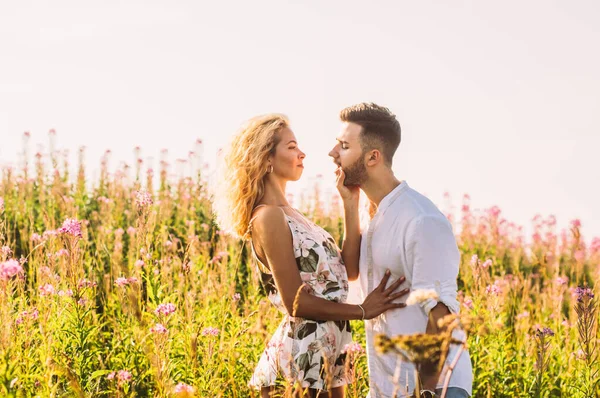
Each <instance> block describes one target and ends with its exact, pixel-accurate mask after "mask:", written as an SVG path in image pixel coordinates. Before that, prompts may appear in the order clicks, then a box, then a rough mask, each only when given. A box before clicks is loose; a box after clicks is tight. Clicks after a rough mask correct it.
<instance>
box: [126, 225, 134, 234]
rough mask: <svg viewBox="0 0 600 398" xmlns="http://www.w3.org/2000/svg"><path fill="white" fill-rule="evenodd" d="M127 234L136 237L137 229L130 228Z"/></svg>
mask: <svg viewBox="0 0 600 398" xmlns="http://www.w3.org/2000/svg"><path fill="white" fill-rule="evenodd" d="M127 234H128V235H134V234H135V228H133V227H128V228H127Z"/></svg>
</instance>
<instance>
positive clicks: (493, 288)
mask: <svg viewBox="0 0 600 398" xmlns="http://www.w3.org/2000/svg"><path fill="white" fill-rule="evenodd" d="M485 292H486V293H487V294H493V295H495V296H499V295H500V294H502V289H501V288H500V286H498V285H497V284H496V283H494V284H493V285H488V286H487V287H486V288H485Z"/></svg>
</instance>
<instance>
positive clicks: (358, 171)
mask: <svg viewBox="0 0 600 398" xmlns="http://www.w3.org/2000/svg"><path fill="white" fill-rule="evenodd" d="M342 170H344V174H345V175H346V178H345V179H344V185H345V186H347V187H349V186H355V185H357V186H360V185H362V184H364V183H365V181H367V168H366V167H365V165H364V163H363V159H362V156H361V157H360V158H358V159H357V160H356V162H354V163H352V164H351V165H350V166H348V167H346V168H343V169H342Z"/></svg>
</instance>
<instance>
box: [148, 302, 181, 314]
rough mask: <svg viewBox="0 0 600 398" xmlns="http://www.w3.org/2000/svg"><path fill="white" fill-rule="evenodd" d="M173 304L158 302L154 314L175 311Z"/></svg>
mask: <svg viewBox="0 0 600 398" xmlns="http://www.w3.org/2000/svg"><path fill="white" fill-rule="evenodd" d="M176 309H177V308H176V307H175V304H173V303H163V304H159V305H158V307H156V309H155V310H154V313H155V314H156V315H163V316H169V315H171V314H173V313H174V312H175V311H176Z"/></svg>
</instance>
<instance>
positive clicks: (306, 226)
mask: <svg viewBox="0 0 600 398" xmlns="http://www.w3.org/2000/svg"><path fill="white" fill-rule="evenodd" d="M305 156H306V155H305V154H304V152H302V151H301V150H300V148H299V147H298V140H297V139H296V137H295V135H294V133H293V132H292V130H291V129H290V127H289V122H288V120H287V118H286V117H285V116H283V115H279V114H270V115H264V116H258V117H255V118H253V119H251V120H249V121H248V122H247V123H246V125H245V126H244V127H243V128H242V130H241V131H240V132H239V133H238V134H237V135H236V136H235V137H234V139H233V142H232V144H231V146H230V148H228V151H227V152H226V154H225V161H224V164H223V166H224V170H223V179H222V186H223V187H225V189H222V190H221V194H220V196H219V195H218V197H217V199H216V200H215V205H216V207H217V215H218V219H219V223H220V225H221V227H222V228H223V229H225V230H228V231H230V232H232V233H233V234H235V235H237V236H238V237H242V238H245V239H250V240H251V245H252V252H253V255H254V257H255V260H256V264H257V267H258V271H259V273H260V275H261V279H262V282H263V284H264V286H265V288H266V291H267V292H268V293H269V300H270V301H271V302H272V303H273V304H274V305H275V306H276V307H277V308H278V309H279V310H280V311H281V312H282V313H283V315H284V318H283V320H282V322H281V324H280V325H279V328H278V329H277V330H276V332H275V334H274V335H273V337H272V338H271V340H270V342H269V343H268V345H267V348H266V349H265V351H264V352H263V354H262V356H261V358H260V360H259V362H258V366H257V367H256V370H255V372H254V375H253V376H252V379H251V380H250V383H249V384H250V386H252V387H255V388H257V389H260V390H261V397H270V396H271V394H272V392H273V391H274V387H275V385H276V383H277V380H278V379H279V378H284V379H285V380H287V382H289V383H295V382H299V383H300V384H301V385H302V386H303V387H306V391H308V396H310V397H332V398H333V397H335V398H338V397H343V396H344V387H343V386H344V385H346V384H348V383H350V382H352V380H350V379H349V376H348V375H346V374H345V361H346V355H345V354H343V353H342V350H343V348H344V346H345V345H346V344H348V343H350V342H351V341H352V334H351V331H350V324H349V320H351V319H371V318H374V317H376V316H378V315H380V314H381V313H383V312H385V311H387V310H389V309H393V308H401V307H404V306H405V305H404V304H399V303H394V302H393V300H394V299H397V298H399V297H401V296H402V295H404V294H406V293H408V290H402V291H399V292H396V289H397V288H398V287H399V286H400V284H401V283H402V282H403V280H404V279H403V278H401V279H399V280H398V281H396V282H395V283H393V284H391V285H390V286H389V287H387V288H386V283H387V280H388V278H389V274H388V275H386V276H385V277H384V278H383V280H382V281H381V283H380V285H379V287H378V288H377V289H375V290H374V291H373V292H372V293H371V294H370V295H369V296H368V297H367V298H366V299H365V301H364V303H363V304H362V305H351V304H346V303H345V302H346V298H347V296H348V276H347V273H346V268H345V266H344V260H345V261H355V262H358V254H359V252H360V250H359V244H360V234H359V232H358V228H351V231H352V232H348V231H349V229H347V230H346V236H345V240H344V244H343V249H342V251H341V252H340V250H339V249H338V247H337V246H336V243H335V241H334V240H333V238H332V237H331V236H330V235H329V233H327V232H326V231H325V230H324V229H323V228H321V227H319V226H317V225H315V224H314V223H312V222H311V221H310V220H308V219H307V218H306V217H304V216H303V215H302V214H301V213H300V212H299V211H298V210H296V209H294V208H292V207H291V206H290V205H289V203H288V201H287V200H286V184H287V182H288V181H296V180H298V179H299V178H300V176H301V175H302V171H303V168H304V166H303V161H304V158H305ZM336 173H337V178H338V184H337V186H338V190H339V192H340V195H341V196H342V199H343V201H344V207H345V216H346V223H352V225H354V226H358V189H352V188H348V187H345V186H344V185H343V181H344V175H343V172H342V171H341V169H339V170H338V171H337V172H336Z"/></svg>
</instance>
